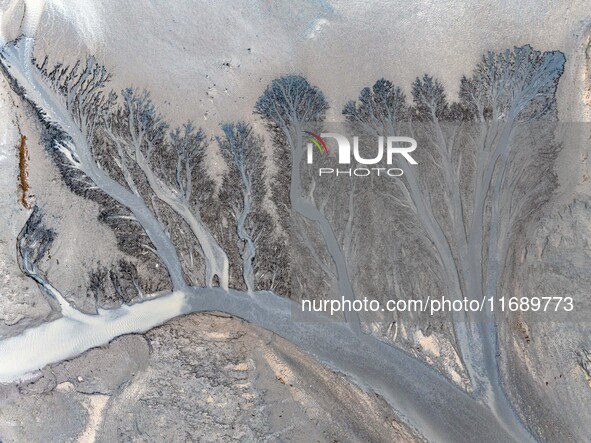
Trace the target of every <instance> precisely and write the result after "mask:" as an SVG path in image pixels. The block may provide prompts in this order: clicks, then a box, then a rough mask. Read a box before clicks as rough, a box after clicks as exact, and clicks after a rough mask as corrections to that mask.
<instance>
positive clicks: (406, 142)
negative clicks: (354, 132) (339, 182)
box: [306, 131, 418, 177]
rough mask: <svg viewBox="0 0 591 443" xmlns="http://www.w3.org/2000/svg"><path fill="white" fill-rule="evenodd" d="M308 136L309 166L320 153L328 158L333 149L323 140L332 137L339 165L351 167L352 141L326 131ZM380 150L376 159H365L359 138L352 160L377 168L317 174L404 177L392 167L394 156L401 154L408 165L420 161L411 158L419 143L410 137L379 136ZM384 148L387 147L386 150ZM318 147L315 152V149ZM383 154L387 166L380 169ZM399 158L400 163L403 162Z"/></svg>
mask: <svg viewBox="0 0 591 443" xmlns="http://www.w3.org/2000/svg"><path fill="white" fill-rule="evenodd" d="M306 134H308V144H307V148H308V156H307V163H308V164H309V165H311V164H313V163H314V152H315V151H318V154H316V155H321V156H328V155H330V150H329V148H328V145H327V143H326V141H325V140H324V139H326V138H333V139H334V140H336V142H337V149H338V155H337V160H338V163H339V165H351V143H350V142H349V139H348V138H347V137H345V136H344V135H342V134H339V133H336V132H323V133H321V134H320V135H317V134H314V133H312V132H307V131H306ZM377 145H378V149H377V153H376V155H375V156H374V157H373V158H364V157H363V156H362V155H361V153H360V149H359V137H357V136H354V137H353V158H354V160H355V162H356V163H357V164H358V165H365V166H370V165H378V166H374V167H358V168H351V167H349V168H329V167H321V168H318V175H319V176H323V175H331V174H332V175H336V176H339V175H346V176H349V177H350V176H356V177H367V176H369V175H378V176H382V175H383V176H390V177H400V176H401V175H403V174H404V170H402V169H401V168H398V167H391V166H392V164H393V159H394V155H395V154H398V155H400V156H401V157H402V159H403V162H404V163H405V164H408V165H413V166H414V165H417V164H418V163H417V161H416V160H415V159H414V158H413V157H412V156H411V152H413V151H414V150H415V149H416V148H417V141H416V140H415V139H414V138H411V137H398V136H396V137H395V136H388V137H383V136H380V137H378V142H377ZM384 146H385V148H384ZM314 148H316V150H315V149H314ZM384 152H385V154H386V155H385V157H386V162H385V165H386V166H379V165H383V164H384V163H383V160H384ZM402 159H400V160H402Z"/></svg>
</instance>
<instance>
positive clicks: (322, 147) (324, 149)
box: [304, 131, 328, 155]
mask: <svg viewBox="0 0 591 443" xmlns="http://www.w3.org/2000/svg"><path fill="white" fill-rule="evenodd" d="M304 132H305V133H306V134H308V140H309V141H311V142H312V143H313V144H314V146H316V147H317V148H318V150H319V151H320V153H321V154H326V155H328V146H326V143H325V142H324V140H322V137H320V136H319V135H316V134H314V133H313V132H308V131H304Z"/></svg>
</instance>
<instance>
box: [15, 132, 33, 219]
mask: <svg viewBox="0 0 591 443" xmlns="http://www.w3.org/2000/svg"><path fill="white" fill-rule="evenodd" d="M28 159H29V154H28V152H27V137H26V136H24V135H21V142H20V144H19V149H18V166H19V171H20V172H19V179H20V188H21V198H20V202H21V203H22V205H23V206H24V207H25V208H26V209H31V205H30V204H29V200H28V197H27V196H28V192H29V182H28V181H27V177H28V172H27V162H28Z"/></svg>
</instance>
